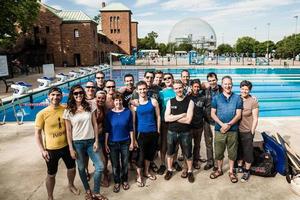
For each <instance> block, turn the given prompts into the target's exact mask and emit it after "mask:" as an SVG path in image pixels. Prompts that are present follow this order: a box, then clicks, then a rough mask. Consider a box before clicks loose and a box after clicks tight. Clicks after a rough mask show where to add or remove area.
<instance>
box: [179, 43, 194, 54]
mask: <svg viewBox="0 0 300 200" xmlns="http://www.w3.org/2000/svg"><path fill="white" fill-rule="evenodd" d="M192 49H193V45H192V44H189V43H181V44H180V45H179V46H178V47H176V51H186V52H189V51H190V50H192Z"/></svg>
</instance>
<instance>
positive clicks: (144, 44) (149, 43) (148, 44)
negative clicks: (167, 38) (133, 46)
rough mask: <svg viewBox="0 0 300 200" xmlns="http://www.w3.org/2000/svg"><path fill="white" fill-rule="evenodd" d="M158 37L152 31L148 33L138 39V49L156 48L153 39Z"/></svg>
mask: <svg viewBox="0 0 300 200" xmlns="http://www.w3.org/2000/svg"><path fill="white" fill-rule="evenodd" d="M157 37H158V34H157V33H156V32H154V31H152V32H151V33H148V34H147V36H146V37H144V38H139V39H138V49H156V48H157V46H158V45H157V43H156V42H155V39H156V38H157Z"/></svg>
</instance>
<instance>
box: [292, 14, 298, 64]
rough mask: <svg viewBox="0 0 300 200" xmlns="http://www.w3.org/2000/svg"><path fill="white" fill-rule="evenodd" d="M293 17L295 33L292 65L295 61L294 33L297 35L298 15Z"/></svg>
mask: <svg viewBox="0 0 300 200" xmlns="http://www.w3.org/2000/svg"><path fill="white" fill-rule="evenodd" d="M294 18H295V19H296V29H295V35H294V49H293V65H294V62H295V51H296V35H297V25H298V15H296V16H294Z"/></svg>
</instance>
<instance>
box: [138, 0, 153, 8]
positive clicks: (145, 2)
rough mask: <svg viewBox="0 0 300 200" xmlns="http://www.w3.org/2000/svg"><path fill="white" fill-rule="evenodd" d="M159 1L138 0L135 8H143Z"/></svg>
mask: <svg viewBox="0 0 300 200" xmlns="http://www.w3.org/2000/svg"><path fill="white" fill-rule="evenodd" d="M158 1H159V0H136V3H135V7H143V6H146V5H150V4H154V3H157V2H158Z"/></svg>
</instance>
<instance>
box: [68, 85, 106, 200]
mask: <svg viewBox="0 0 300 200" xmlns="http://www.w3.org/2000/svg"><path fill="white" fill-rule="evenodd" d="M95 110H96V108H95V107H94V106H90V104H89V103H88V102H87V101H86V94H85V91H84V89H83V88H82V87H81V86H80V85H74V86H72V87H71V90H70V93H69V98H68V102H67V108H66V110H65V112H64V115H63V118H64V119H65V123H66V129H67V138H68V144H69V149H70V154H71V157H72V158H73V159H76V161H77V165H78V171H79V175H80V179H81V181H82V183H83V186H84V189H85V191H86V196H85V199H87V200H93V199H101V200H103V199H107V198H106V197H104V196H102V195H101V194H100V180H101V174H102V171H103V163H102V161H101V159H100V155H99V152H98V146H99V145H98V125H97V120H96V113H95ZM85 153H87V154H88V156H89V157H90V158H91V160H92V161H93V164H94V166H95V172H94V194H93V193H92V191H91V189H90V186H89V183H88V180H87V174H86V172H85V164H84V157H85Z"/></svg>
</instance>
